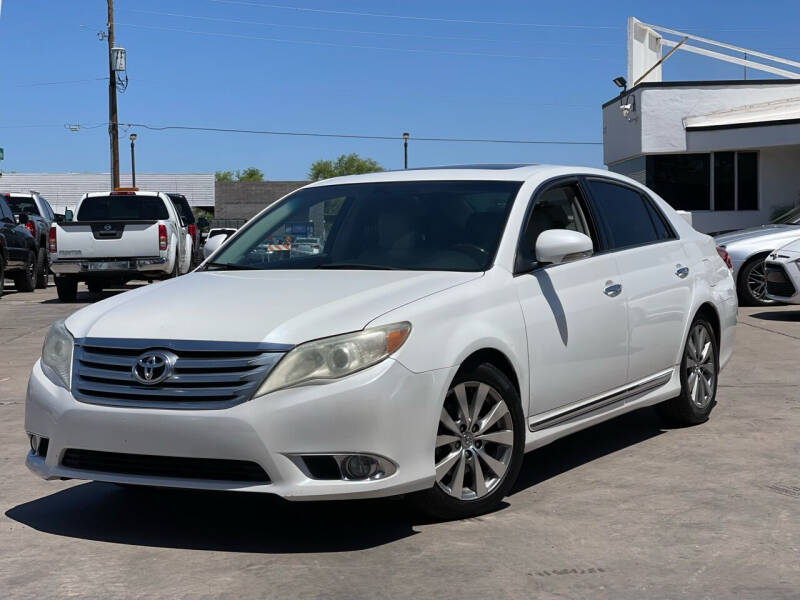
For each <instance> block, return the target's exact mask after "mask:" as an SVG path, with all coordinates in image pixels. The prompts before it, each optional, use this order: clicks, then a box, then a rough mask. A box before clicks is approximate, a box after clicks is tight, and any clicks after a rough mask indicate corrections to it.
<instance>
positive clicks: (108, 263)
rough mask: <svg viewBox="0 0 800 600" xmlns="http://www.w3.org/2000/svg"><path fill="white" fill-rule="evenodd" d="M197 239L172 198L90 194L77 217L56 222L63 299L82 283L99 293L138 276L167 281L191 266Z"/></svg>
mask: <svg viewBox="0 0 800 600" xmlns="http://www.w3.org/2000/svg"><path fill="white" fill-rule="evenodd" d="M191 247H192V246H191V238H190V236H189V235H188V234H187V232H186V228H185V227H184V224H183V221H182V219H181V217H180V216H179V214H178V212H177V211H176V209H175V206H174V205H173V203H172V201H171V200H170V198H169V196H168V195H167V194H165V193H161V192H145V191H138V190H131V189H117V190H115V191H113V192H92V193H89V194H84V196H83V198H81V201H80V203H79V204H78V207H77V210H76V212H75V218H74V220H65V221H64V222H62V223H54V224H53V226H52V227H51V228H50V234H49V238H48V250H49V252H50V262H51V265H50V269H51V270H52V271H53V273H54V274H55V281H56V289H57V291H58V298H59V300H61V301H62V302H71V301H73V300H75V297H76V294H77V289H78V282H80V281H84V282H86V284H87V286H88V287H89V291H90V292H93V293H98V292H101V291H102V290H103V288H105V287H110V286H112V285H124V284H125V283H127V282H128V281H130V280H133V279H145V280H154V279H166V278H168V277H177V276H178V275H181V274H183V273H186V272H187V271H188V270H189V268H190V266H191Z"/></svg>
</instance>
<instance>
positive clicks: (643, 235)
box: [586, 179, 673, 250]
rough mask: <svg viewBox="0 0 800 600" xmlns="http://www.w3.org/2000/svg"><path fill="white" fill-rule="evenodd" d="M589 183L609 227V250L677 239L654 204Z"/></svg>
mask: <svg viewBox="0 0 800 600" xmlns="http://www.w3.org/2000/svg"><path fill="white" fill-rule="evenodd" d="M586 183H587V185H588V187H589V191H590V192H591V194H592V201H593V203H594V205H595V207H596V209H597V212H598V216H599V218H600V220H601V221H602V223H603V224H604V226H605V227H604V229H605V233H606V237H608V246H609V250H617V249H621V248H629V247H631V246H639V245H641V244H649V243H652V242H657V241H660V240H665V239H669V238H671V237H673V236H672V233H671V232H670V231H669V229H668V228H667V225H666V224H665V223H664V221H663V219H662V217H661V216H660V215H659V214H658V213H657V212H656V209H655V208H653V206H652V205H651V204H650V201H649V200H647V199H646V198H645V197H644V196H642V195H641V194H640V193H639V192H637V191H636V190H634V189H632V188H629V187H625V186H621V185H617V184H614V183H610V182H606V181H600V180H597V179H589V180H588V181H587V182H586Z"/></svg>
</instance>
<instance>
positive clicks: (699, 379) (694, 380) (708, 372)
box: [656, 317, 719, 425]
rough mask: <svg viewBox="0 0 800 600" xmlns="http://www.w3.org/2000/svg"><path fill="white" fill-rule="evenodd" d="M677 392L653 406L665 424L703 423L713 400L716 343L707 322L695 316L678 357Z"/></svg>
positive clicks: (713, 404)
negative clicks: (678, 394) (678, 382)
mask: <svg viewBox="0 0 800 600" xmlns="http://www.w3.org/2000/svg"><path fill="white" fill-rule="evenodd" d="M680 369H681V373H680V374H681V393H680V396H676V397H675V398H672V399H671V400H667V401H666V402H662V403H661V404H659V405H657V406H656V410H657V411H658V414H659V415H660V416H661V417H662V418H663V419H664V420H666V421H667V422H668V423H671V424H676V425H697V424H699V423H704V422H705V421H707V420H708V417H709V416H710V415H711V411H712V410H713V408H714V406H715V405H716V403H717V381H718V379H719V345H718V342H717V338H716V336H715V335H714V328H713V327H711V324H710V323H709V322H708V321H706V320H705V319H703V318H702V317H697V318H695V320H694V321H693V322H692V326H691V327H690V328H689V335H688V336H687V338H686V345H685V347H684V350H683V357H682V358H681V365H680Z"/></svg>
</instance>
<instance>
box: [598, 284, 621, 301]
mask: <svg viewBox="0 0 800 600" xmlns="http://www.w3.org/2000/svg"><path fill="white" fill-rule="evenodd" d="M603 293H604V294H605V295H606V296H608V297H609V298H614V297H616V296H619V295H620V294H621V293H622V284H621V283H612V282H611V281H606V289H604V290H603Z"/></svg>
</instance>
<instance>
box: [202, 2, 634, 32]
mask: <svg viewBox="0 0 800 600" xmlns="http://www.w3.org/2000/svg"><path fill="white" fill-rule="evenodd" d="M207 1H208V2H215V3H217V4H239V5H242V6H255V7H258V8H274V9H279V10H293V11H297V12H312V13H324V14H328V15H348V16H354V17H375V18H381V19H402V20H406V21H436V22H439V23H462V24H467V25H502V26H511V27H543V28H552V29H611V30H614V29H625V28H624V27H619V26H614V25H584V24H578V23H572V24H568V25H564V24H551V23H520V22H514V21H484V20H477V19H449V18H444V17H421V16H413V15H395V14H387V13H372V12H359V11H354V10H331V9H324V8H310V7H307V6H285V5H282V4H262V3H260V2H246V1H244V0H207Z"/></svg>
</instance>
